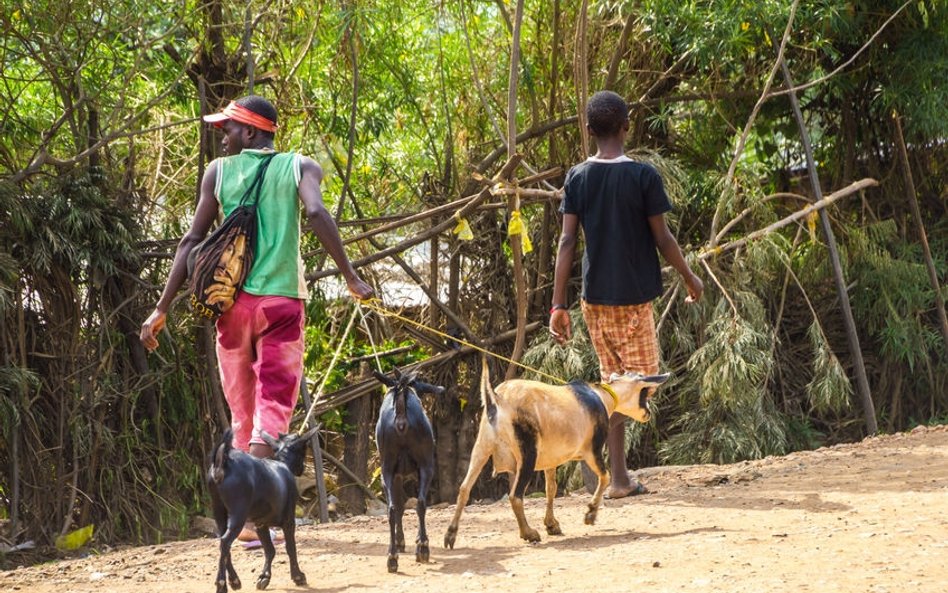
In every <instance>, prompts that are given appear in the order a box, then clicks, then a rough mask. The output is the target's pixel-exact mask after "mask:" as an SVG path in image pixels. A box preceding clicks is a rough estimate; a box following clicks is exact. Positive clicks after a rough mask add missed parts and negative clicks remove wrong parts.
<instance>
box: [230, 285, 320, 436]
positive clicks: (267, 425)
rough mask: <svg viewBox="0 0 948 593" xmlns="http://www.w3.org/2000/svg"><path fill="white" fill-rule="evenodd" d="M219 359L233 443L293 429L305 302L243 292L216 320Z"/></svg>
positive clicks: (301, 373) (300, 367)
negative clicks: (232, 430) (291, 427)
mask: <svg viewBox="0 0 948 593" xmlns="http://www.w3.org/2000/svg"><path fill="white" fill-rule="evenodd" d="M217 361H218V364H219V365H220V371H221V382H222V383H223V385H224V397H225V398H226V399H227V405H228V406H229V407H230V414H231V427H232V428H233V429H234V447H236V448H238V449H241V450H243V451H246V450H248V449H249V448H250V443H263V439H262V438H261V437H260V432H261V431H266V432H267V433H268V434H270V435H272V436H273V437H277V436H278V433H286V432H289V425H290V417H291V416H292V415H293V408H294V407H296V400H297V398H298V397H299V390H300V379H301V378H302V376H303V301H301V300H299V299H293V298H289V297H281V296H257V295H252V294H248V293H246V292H240V294H238V296H237V300H236V302H235V303H234V306H233V307H231V308H230V310H229V311H227V312H226V313H224V314H223V315H222V316H221V317H220V318H219V319H218V320H217Z"/></svg>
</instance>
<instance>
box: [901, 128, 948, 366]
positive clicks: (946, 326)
mask: <svg viewBox="0 0 948 593" xmlns="http://www.w3.org/2000/svg"><path fill="white" fill-rule="evenodd" d="M892 119H893V121H895V142H896V144H897V145H898V147H899V160H900V161H901V163H902V179H903V180H904V181H905V193H906V194H908V202H909V206H910V207H911V208H912V217H913V218H914V219H915V226H916V227H918V239H919V242H920V243H921V244H922V254H923V256H924V257H925V267H926V268H928V279H929V281H930V282H931V283H932V289H934V291H935V306H936V307H937V308H938V318H939V319H940V320H941V336H942V339H943V340H944V341H945V347H946V348H948V317H946V315H945V301H944V299H942V298H941V287H940V286H939V285H938V271H937V270H935V262H934V261H933V260H932V250H931V248H929V246H928V235H927V234H926V233H925V225H924V223H923V222H922V213H921V211H920V210H919V207H918V198H917V197H916V191H915V180H914V179H913V178H912V166H911V165H910V164H909V158H908V150H906V148H905V136H904V135H903V134H902V122H901V121H900V120H901V118H900V117H899V114H898V113H893V114H892Z"/></svg>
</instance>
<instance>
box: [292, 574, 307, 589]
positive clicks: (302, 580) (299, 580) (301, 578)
mask: <svg viewBox="0 0 948 593" xmlns="http://www.w3.org/2000/svg"><path fill="white" fill-rule="evenodd" d="M293 582H294V583H296V584H297V585H299V586H300V587H302V586H303V585H305V584H306V575H305V574H303V573H299V574H295V575H293Z"/></svg>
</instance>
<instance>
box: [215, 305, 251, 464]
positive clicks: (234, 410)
mask: <svg viewBox="0 0 948 593" xmlns="http://www.w3.org/2000/svg"><path fill="white" fill-rule="evenodd" d="M253 299H254V297H252V295H247V294H245V293H240V294H239V295H238V296H237V301H236V302H235V303H234V306H233V307H231V308H230V310H229V311H227V312H226V313H224V314H223V315H222V316H221V317H220V318H219V319H218V320H217V365H218V367H219V369H220V377H221V386H222V387H223V389H224V399H225V400H227V407H228V408H230V426H231V428H232V429H233V431H234V442H233V446H234V448H236V449H240V450H241V451H247V450H248V447H249V442H250V436H251V432H252V431H253V412H254V400H255V397H256V395H255V393H254V384H255V383H256V375H255V374H254V372H253V363H254V358H255V356H254V351H253V332H252V328H251V325H252V324H251V319H252V316H253Z"/></svg>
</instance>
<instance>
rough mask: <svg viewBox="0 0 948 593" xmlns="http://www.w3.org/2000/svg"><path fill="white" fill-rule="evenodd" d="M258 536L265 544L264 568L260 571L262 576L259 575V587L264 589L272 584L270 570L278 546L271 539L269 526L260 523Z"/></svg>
mask: <svg viewBox="0 0 948 593" xmlns="http://www.w3.org/2000/svg"><path fill="white" fill-rule="evenodd" d="M257 537H258V538H259V539H260V543H261V544H263V570H262V571H260V576H259V577H257V589H260V590H263V589H266V588H267V586H268V585H269V584H270V575H271V572H270V571H271V565H272V564H273V558H274V556H276V548H275V547H274V546H273V540H272V539H270V528H269V527H260V526H259V525H258V526H257Z"/></svg>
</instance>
